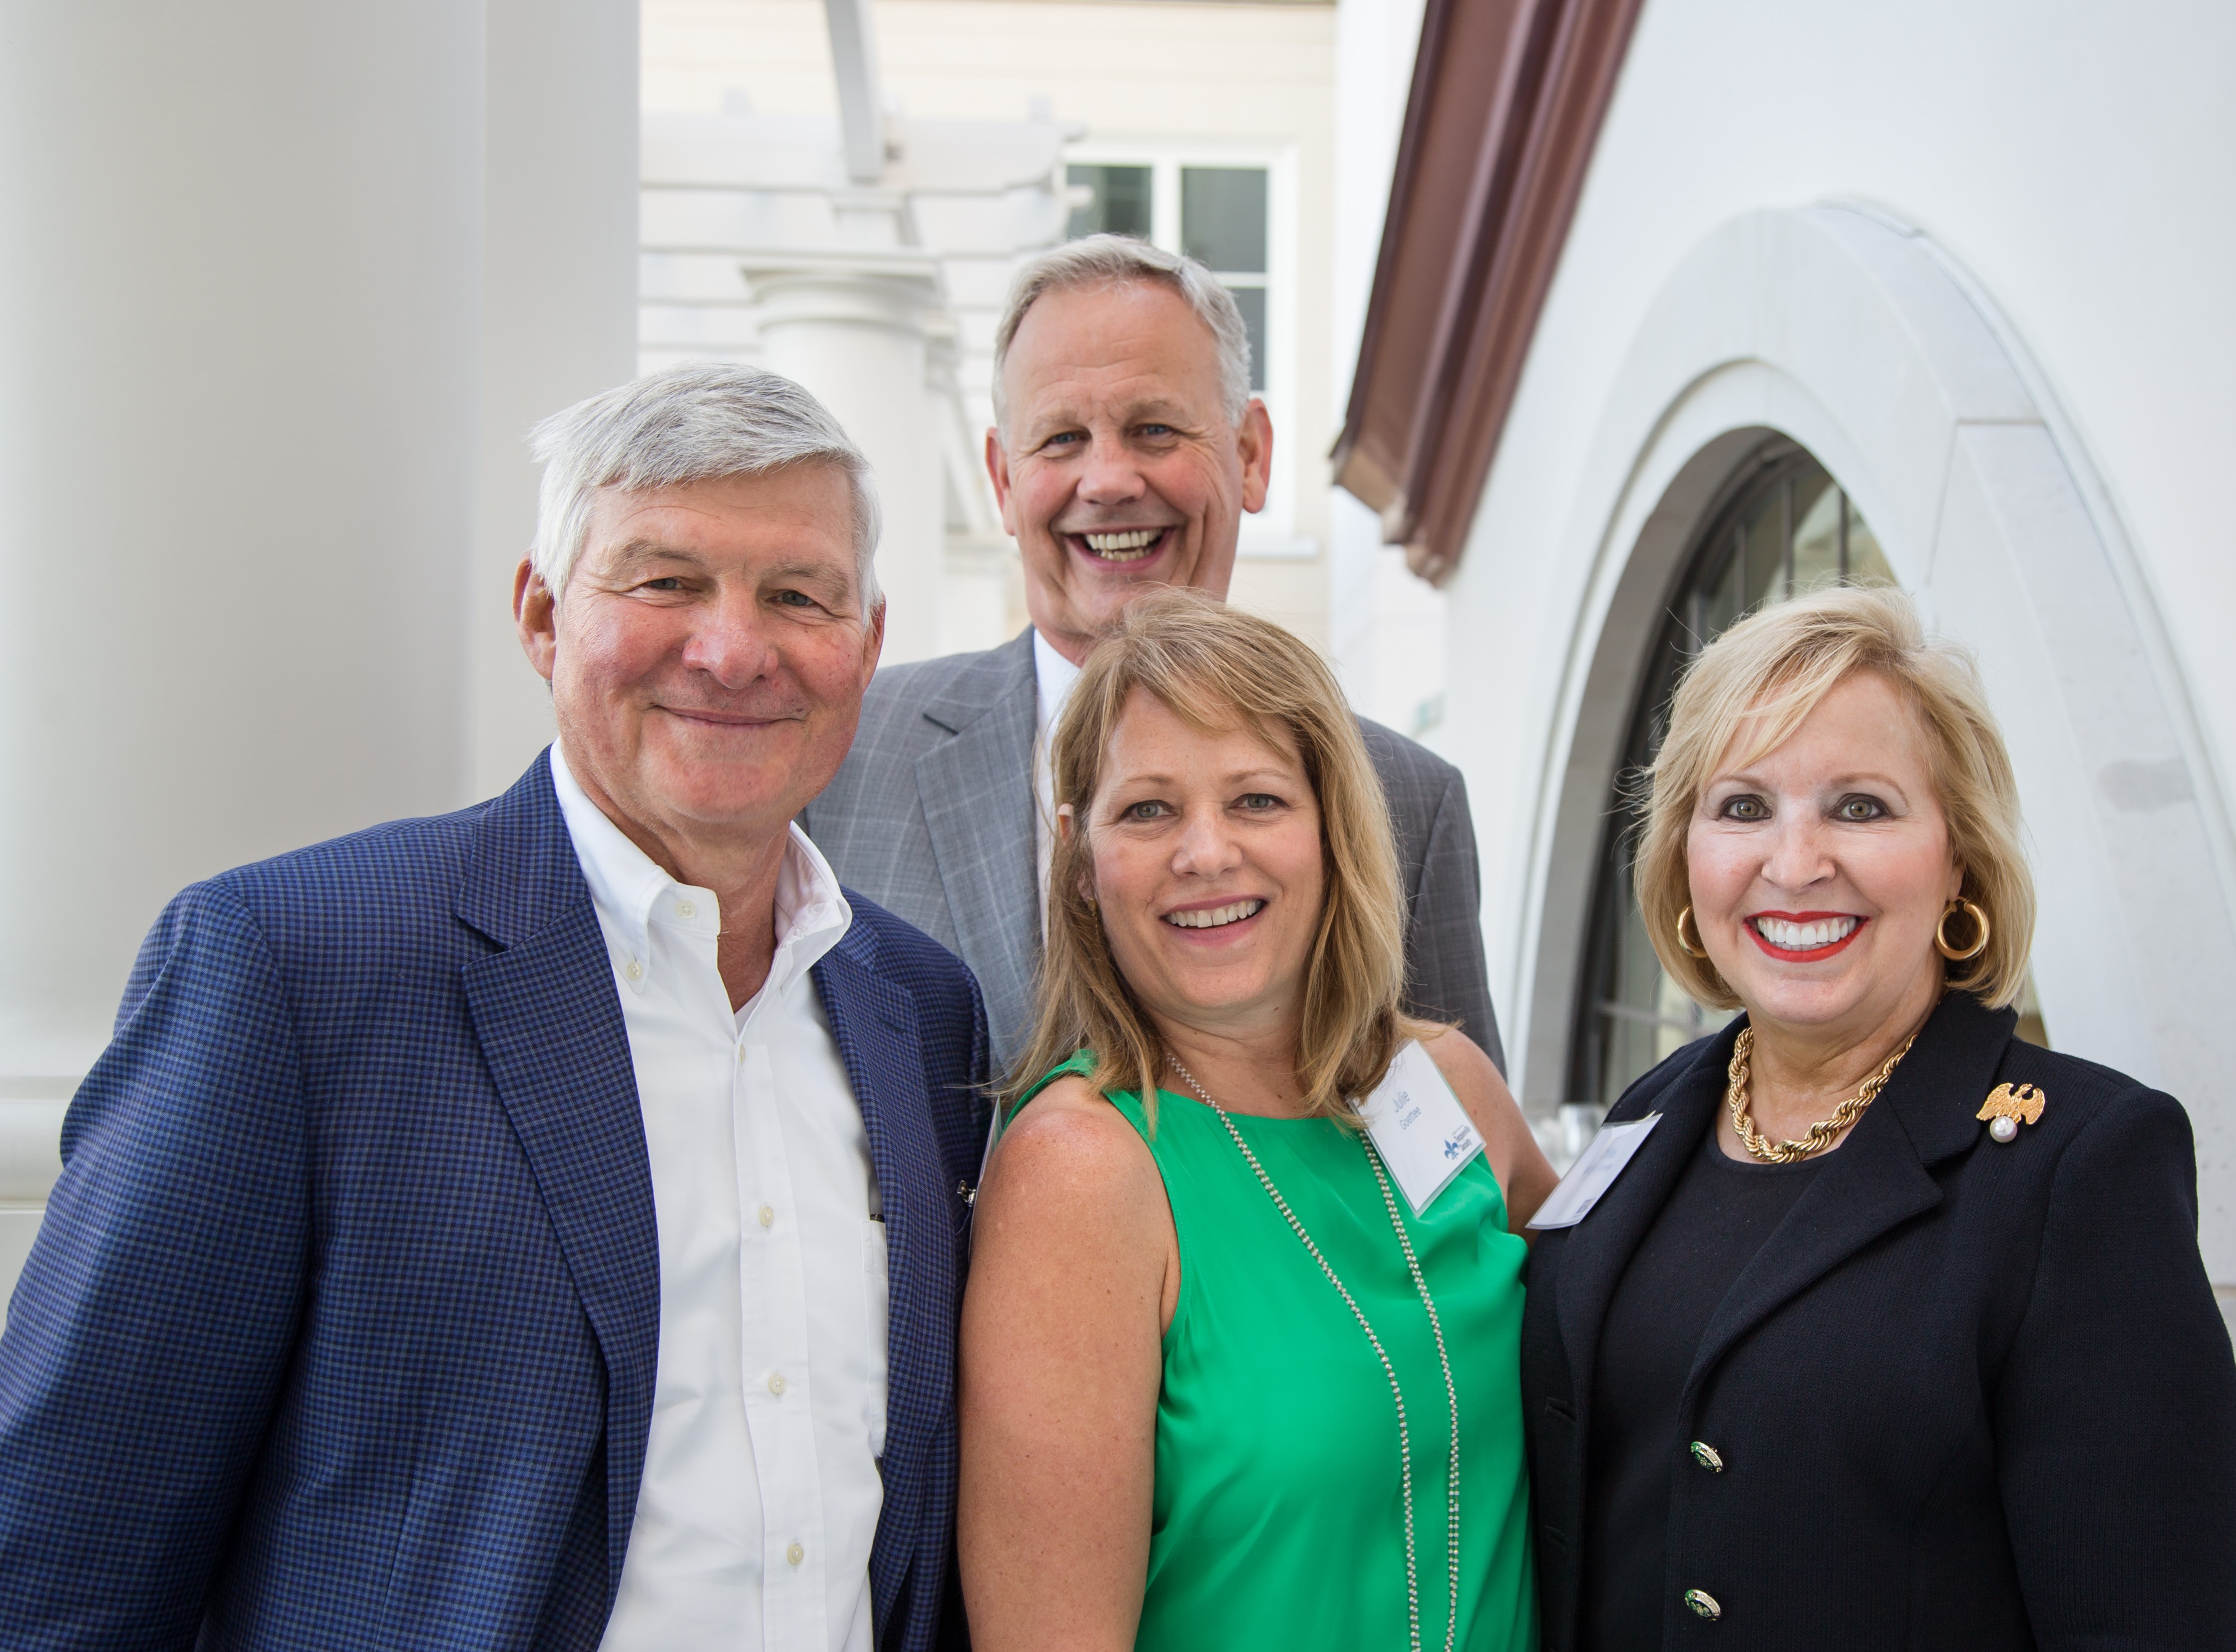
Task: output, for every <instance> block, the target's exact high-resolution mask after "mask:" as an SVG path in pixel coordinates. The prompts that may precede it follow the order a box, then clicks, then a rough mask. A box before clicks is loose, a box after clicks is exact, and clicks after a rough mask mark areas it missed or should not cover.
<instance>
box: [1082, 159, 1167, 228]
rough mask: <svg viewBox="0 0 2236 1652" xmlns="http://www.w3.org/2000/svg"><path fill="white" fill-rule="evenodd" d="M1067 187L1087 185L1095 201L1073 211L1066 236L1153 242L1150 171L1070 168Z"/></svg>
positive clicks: (1145, 168) (1122, 168) (1141, 169)
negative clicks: (1135, 237) (1130, 237)
mask: <svg viewBox="0 0 2236 1652" xmlns="http://www.w3.org/2000/svg"><path fill="white" fill-rule="evenodd" d="M1063 179H1064V181H1065V182H1066V183H1071V184H1085V185H1086V186H1087V187H1088V188H1089V189H1092V190H1093V191H1094V192H1095V199H1094V200H1092V201H1088V203H1087V204H1086V205H1085V206H1084V207H1073V208H1072V209H1071V221H1070V222H1069V223H1068V224H1066V225H1065V226H1064V230H1063V233H1064V236H1065V239H1067V240H1078V239H1079V238H1080V237H1081V236H1082V235H1098V234H1104V233H1106V232H1107V233H1108V234H1113V235H1138V236H1140V237H1141V239H1142V240H1148V239H1149V168H1147V167H1066V168H1064V170H1063Z"/></svg>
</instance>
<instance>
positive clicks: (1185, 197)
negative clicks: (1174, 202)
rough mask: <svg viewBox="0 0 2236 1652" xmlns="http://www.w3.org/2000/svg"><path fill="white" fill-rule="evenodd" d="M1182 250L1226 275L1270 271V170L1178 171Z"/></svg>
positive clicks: (1188, 169) (1208, 169)
mask: <svg viewBox="0 0 2236 1652" xmlns="http://www.w3.org/2000/svg"><path fill="white" fill-rule="evenodd" d="M1180 251H1182V252H1184V253H1187V255H1188V256H1189V257H1190V258H1193V259H1197V260H1200V261H1202V262H1203V263H1205V264H1207V265H1208V266H1209V267H1211V268H1213V269H1215V270H1217V271H1218V272H1219V273H1220V274H1222V275H1245V274H1251V275H1254V274H1259V273H1263V272H1264V270H1265V268H1266V169H1265V168H1263V167H1187V168H1182V169H1181V172H1180Z"/></svg>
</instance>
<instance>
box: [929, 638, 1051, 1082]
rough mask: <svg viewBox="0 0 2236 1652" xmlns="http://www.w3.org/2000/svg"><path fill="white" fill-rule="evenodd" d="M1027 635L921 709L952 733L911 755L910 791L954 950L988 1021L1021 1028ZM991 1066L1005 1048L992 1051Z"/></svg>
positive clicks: (1028, 873)
mask: <svg viewBox="0 0 2236 1652" xmlns="http://www.w3.org/2000/svg"><path fill="white" fill-rule="evenodd" d="M1032 638H1033V634H1032V632H1031V631H1029V630H1027V631H1025V632H1024V633H1023V634H1022V635H1019V636H1018V637H1016V639H1015V640H1013V641H1012V642H1009V643H1007V644H1005V645H1004V646H1003V647H1002V648H998V649H996V651H995V653H994V655H993V656H992V658H991V659H990V661H988V666H989V669H988V670H986V671H983V672H978V673H975V674H974V675H972V676H971V677H970V678H966V679H963V680H959V681H957V682H955V683H954V684H952V685H950V688H948V690H947V691H946V692H945V693H944V694H941V695H940V696H939V697H938V698H937V699H935V700H933V701H931V702H930V703H929V704H927V705H926V706H925V707H924V716H925V717H927V718H929V719H930V720H931V721H933V722H934V723H937V724H938V725H939V727H942V728H945V729H948V730H950V732H951V733H952V734H953V736H954V737H953V738H952V739H950V740H943V741H941V742H940V743H939V744H938V745H937V746H935V747H932V748H931V750H930V751H928V752H926V753H925V754H924V755H923V756H921V757H919V758H917V761H916V781H917V796H918V798H919V799H920V800H922V802H923V806H924V826H925V827H926V829H927V830H928V831H929V832H930V833H931V849H932V855H933V858H934V859H937V862H938V864H939V881H940V886H941V888H942V889H943V890H944V891H945V892H946V895H947V907H948V911H949V912H950V914H952V916H953V918H954V920H955V934H956V939H957V951H960V952H961V953H962V954H963V962H964V963H966V964H970V968H971V971H972V972H973V973H975V974H976V975H977V977H978V986H979V991H982V992H983V993H984V994H985V997H986V1018H987V1022H988V1024H989V1025H990V1026H992V1027H994V1028H996V1029H997V1030H999V1029H1007V1028H1023V1027H1024V1026H1025V1025H1026V1023H1027V1022H1028V1020H1029V1017H1030V1014H1031V1010H1032V993H1033V977H1034V974H1035V972H1036V971H1037V970H1038V968H1039V966H1040V952H1041V926H1040V890H1039V887H1038V884H1039V864H1038V859H1037V856H1036V852H1035V845H1034V838H1033V811H1034V808H1035V802H1034V797H1033V736H1034V733H1035V730H1036V726H1037V723H1038V686H1037V683H1036V678H1035V675H1034V671H1033V643H1032ZM994 1053H995V1060H996V1064H1001V1063H1006V1062H1007V1061H1008V1059H1009V1056H1011V1055H1012V1054H1014V1053H1015V1052H1014V1051H1012V1050H1006V1049H999V1048H997V1049H996V1051H995V1052H994Z"/></svg>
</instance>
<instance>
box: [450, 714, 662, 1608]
mask: <svg viewBox="0 0 2236 1652" xmlns="http://www.w3.org/2000/svg"><path fill="white" fill-rule="evenodd" d="M457 913H458V916H459V917H460V918H463V919H464V920H465V921H466V922H468V923H470V924H471V925H474V927H475V928H477V929H478V930H480V931H482V932H483V934H485V935H487V936H489V937H490V938H491V939H492V940H495V941H497V943H498V944H500V945H501V946H502V947H503V951H498V952H495V953H492V954H491V955H490V956H489V957H487V958H480V959H477V960H476V961H475V962H473V963H471V964H467V965H466V966H465V968H464V971H463V974H464V984H465V993H466V1002H467V1005H468V1008H469V1010H470V1012H471V1014H472V1017H473V1021H474V1029H475V1031H476V1032H477V1034H478V1036H479V1037H480V1039H481V1045H482V1053H483V1058H484V1059H485V1060H486V1061H487V1062H488V1063H489V1070H490V1076H492V1078H493V1079H494V1080H495V1081H496V1084H497V1093H498V1095H499V1096H500V1097H502V1099H503V1103H504V1107H505V1111H506V1113H507V1114H508V1115H509V1116H510V1118H511V1120H512V1126H513V1129H514V1131H515V1133H516V1135H518V1137H519V1139H520V1144H521V1148H522V1150H523V1152H524V1153H525V1154H526V1155H527V1157H528V1162H529V1168H530V1170H531V1171H532V1172H533V1174H534V1175H535V1177H536V1184H537V1186H538V1188H540V1189H541V1190H542V1192H543V1202H544V1208H546V1210H548V1211H549V1214H550V1218H551V1225H552V1227H553V1228H554V1229H555V1230H556V1233H557V1234H558V1238H559V1246H560V1249H561V1251H562V1253H563V1254H564V1255H565V1256H566V1258H567V1265H568V1267H569V1271H570V1272H571V1273H572V1274H573V1276H574V1280H575V1289H576V1291H577V1292H578V1293H580V1294H581V1296H582V1309H583V1312H584V1313H585V1314H586V1315H587V1316H588V1318H589V1321H590V1326H591V1329H592V1330H593V1332H594V1333H595V1334H596V1336H597V1339H598V1346H599V1348H600V1350H601V1352H602V1353H603V1354H604V1356H605V1362H606V1373H607V1382H608V1390H607V1401H606V1404H607V1442H606V1494H607V1558H608V1579H607V1589H608V1600H610V1599H611V1596H612V1590H613V1589H615V1587H617V1586H618V1584H619V1583H620V1580H621V1561H622V1558H623V1557H624V1556H625V1555H626V1553H627V1551H628V1536H629V1528H630V1525H631V1523H632V1522H633V1520H634V1518H635V1510H636V1497H637V1484H638V1481H639V1480H640V1478H641V1477H642V1474H643V1471H644V1450H645V1439H646V1436H647V1434H648V1432H649V1430H650V1427H651V1421H652V1392H653V1379H654V1373H655V1371H656V1367H657V1365H658V1359H659V1346H660V1239H659V1232H658V1227H657V1225H656V1221H655V1217H654V1208H653V1197H652V1168H651V1162H650V1160H649V1158H648V1155H647V1152H646V1149H645V1141H644V1124H643V1120H642V1118H641V1115H640V1113H639V1110H638V1104H637V1093H636V1074H635V1067H634V1065H633V1063H631V1060H630V1057H629V1047H628V1029H627V1027H626V1026H625V1024H624V1023H623V1022H622V1019H621V1003H620V1000H619V998H618V997H616V996H615V989H614V983H613V975H612V971H611V969H610V967H609V966H608V962H607V958H606V946H605V941H604V938H603V937H602V934H601V933H600V931H599V928H598V918H597V913H596V911H595V908H594V907H593V906H592V905H591V904H590V892H589V886H588V885H586V884H585V883H584V882H583V879H582V869H581V866H580V865H579V863H578V862H577V861H576V859H575V851H574V845H573V841H572V839H569V836H568V833H567V826H566V822H565V819H563V818H562V815H561V814H560V813H559V804H558V799H557V796H556V794H555V793H553V791H552V789H551V777H550V771H549V759H548V758H539V759H538V760H536V766H535V767H532V768H531V769H530V770H529V773H528V774H527V776H526V777H525V778H524V779H523V780H522V781H521V782H520V784H519V785H518V786H516V787H514V788H513V789H512V791H511V792H510V793H507V794H506V795H505V796H504V797H503V798H502V799H500V800H498V801H497V803H496V804H495V805H493V806H491V809H490V813H489V814H488V816H487V817H485V819H484V822H483V827H482V836H481V840H480V842H479V843H478V844H477V846H476V850H475V856H474V860H473V863H472V865H471V866H470V869H469V871H468V873H467V877H466V880H465V883H464V886H463V887H462V889H461V892H460V894H459V898H458V901H457Z"/></svg>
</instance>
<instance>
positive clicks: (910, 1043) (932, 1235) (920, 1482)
mask: <svg viewBox="0 0 2236 1652" xmlns="http://www.w3.org/2000/svg"><path fill="white" fill-rule="evenodd" d="M872 944H873V943H871V942H870V941H869V940H868V939H867V938H865V936H864V934H863V931H860V930H858V929H857V930H854V931H850V932H849V933H848V934H847V935H846V936H845V938H843V939H841V940H840V942H839V943H838V945H837V946H835V947H833V948H832V950H831V951H830V952H829V953H827V954H826V955H825V957H824V958H823V960H822V961H821V962H820V963H819V964H816V966H815V968H814V971H812V973H813V976H814V978H815V984H816V987H817V990H818V991H820V992H821V993H822V995H823V1004H824V1008H825V1010H827V1011H828V1012H829V1014H830V1017H831V1030H832V1039H833V1041H834V1042H835V1043H837V1044H838V1055H839V1058H840V1060H841V1061H842V1062H844V1063H845V1068H846V1076H847V1078H848V1079H849V1080H850V1081H851V1082H852V1084H853V1087H854V1099H855V1101H856V1102H857V1103H858V1105H859V1106H860V1107H861V1109H862V1123H863V1127H864V1129H865V1132H866V1133H867V1135H868V1137H869V1142H870V1159H871V1164H872V1165H873V1166H874V1167H875V1168H876V1171H877V1176H878V1195H879V1197H880V1199H881V1200H882V1201H883V1205H884V1209H885V1245H886V1253H885V1256H886V1274H887V1280H888V1285H887V1291H888V1305H887V1313H886V1325H887V1329H886V1337H885V1348H886V1353H885V1366H886V1383H885V1391H886V1398H885V1457H884V1458H883V1459H882V1461H881V1462H880V1464H879V1468H880V1471H881V1472H882V1474H883V1477H884V1479H885V1508H884V1510H883V1511H882V1512H881V1513H880V1515H879V1516H878V1533H877V1538H876V1542H875V1544H874V1546H873V1548H872V1550H871V1559H870V1586H871V1609H872V1612H873V1614H874V1616H875V1621H876V1623H877V1625H878V1634H879V1635H880V1636H883V1634H884V1629H885V1622H886V1620H887V1617H888V1616H889V1614H890V1613H891V1610H892V1607H893V1602H894V1600H895V1599H896V1598H897V1597H898V1595H899V1593H900V1589H901V1585H902V1584H903V1583H904V1582H905V1581H906V1579H907V1576H908V1573H909V1568H910V1566H911V1563H913V1561H914V1560H915V1558H916V1556H917V1549H918V1547H919V1544H918V1541H917V1540H918V1537H919V1527H920V1522H921V1519H922V1517H923V1512H924V1502H925V1498H926V1497H927V1494H928V1493H929V1492H930V1491H931V1487H930V1486H929V1485H928V1484H927V1482H928V1481H929V1480H930V1479H931V1478H932V1469H933V1465H932V1464H931V1463H929V1462H928V1461H927V1458H928V1457H929V1456H930V1454H931V1451H933V1449H934V1447H935V1446H936V1445H938V1444H939V1443H940V1442H941V1441H942V1439H943V1438H944V1439H945V1441H946V1442H947V1449H949V1450H950V1451H951V1450H952V1439H953V1435H952V1426H951V1419H952V1418H953V1416H954V1411H955V1326H956V1306H957V1288H956V1281H957V1227H956V1221H955V1217H954V1204H953V1201H952V1200H951V1198H950V1195H949V1192H948V1188H947V1178H946V1172H945V1170H944V1168H942V1165H941V1162H940V1156H939V1146H938V1136H937V1134H936V1131H935V1129H934V1126H933V1123H932V1118H931V1097H930V1096H928V1095H927V1094H926V1093H925V1089H924V1055H923V1051H922V1050H921V1048H920V1047H919V1045H918V1043H917V1036H916V1030H915V1010H916V1006H915V1003H914V1001H913V1000H912V999H911V997H909V995H908V994H907V993H906V992H905V991H903V990H902V989H901V988H900V987H898V986H897V985H896V984H893V983H892V982H891V980H889V979H888V978H886V977H885V976H884V975H882V974H879V973H878V972H877V971H876V970H875V969H874V968H873V967H872V962H871V957H870V953H869V949H870V947H871V945H872ZM948 1479H949V1481H950V1482H951V1474H950V1477H948Z"/></svg>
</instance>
